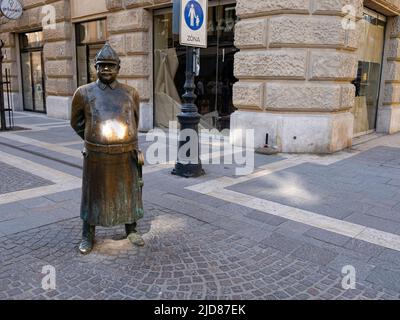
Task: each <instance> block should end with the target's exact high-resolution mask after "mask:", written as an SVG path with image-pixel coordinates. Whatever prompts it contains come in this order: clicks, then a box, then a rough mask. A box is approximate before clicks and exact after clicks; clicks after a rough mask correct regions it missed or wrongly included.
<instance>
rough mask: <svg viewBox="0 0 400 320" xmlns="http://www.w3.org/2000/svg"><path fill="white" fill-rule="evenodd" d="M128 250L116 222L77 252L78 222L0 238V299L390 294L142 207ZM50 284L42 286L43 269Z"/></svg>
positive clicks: (393, 295) (172, 214)
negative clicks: (51, 271)
mask: <svg viewBox="0 0 400 320" xmlns="http://www.w3.org/2000/svg"><path fill="white" fill-rule="evenodd" d="M146 213H147V216H146V219H145V221H143V222H142V223H141V226H140V232H143V233H145V241H146V246H145V247H144V248H133V247H132V246H131V245H130V244H129V243H128V241H127V240H123V239H122V238H123V236H124V233H123V230H122V229H121V228H113V229H111V230H110V229H101V230H99V232H98V235H97V244H96V247H95V250H94V252H93V253H92V254H91V255H88V256H81V255H79V254H78V253H77V244H78V242H79V234H80V227H81V223H80V221H79V219H76V218H75V219H70V220H66V221H63V222H60V223H56V224H52V225H49V226H44V227H40V228H38V229H32V230H29V231H27V232H24V233H19V234H15V235H12V236H8V237H4V238H1V239H0V248H1V255H0V257H1V261H3V262H2V265H1V268H0V291H1V293H0V298H3V299H47V298H52V299H70V298H72V299H105V298H107V299H315V298H318V299H352V298H354V299H374V298H382V299H393V298H398V296H399V295H398V293H395V292H392V291H390V290H387V289H384V288H382V287H380V286H374V285H371V284H368V283H365V282H360V283H358V285H357V287H358V288H357V289H356V290H350V291H346V290H343V289H342V287H341V281H342V278H341V277H340V276H339V275H338V274H337V273H335V272H332V271H331V270H329V269H327V268H321V267H320V266H319V265H318V264H315V263H312V262H309V261H307V260H305V259H299V258H294V257H293V256H292V255H291V254H290V253H284V252H282V251H280V250H277V249H274V248H271V247H268V246H265V245H262V244H260V243H257V242H256V241H253V240H249V239H246V238H245V237H242V236H240V235H237V234H232V233H231V232H228V231H226V230H224V229H221V228H218V227H214V226H212V225H210V224H208V223H204V222H201V221H199V220H196V219H194V218H191V217H187V216H184V215H177V214H176V213H175V212H174V211H172V210H168V209H165V208H161V207H155V206H146ZM45 265H52V266H54V267H55V269H56V290H54V291H50V292H45V291H44V290H43V289H41V281H42V278H43V275H42V274H41V270H42V267H43V266H45Z"/></svg>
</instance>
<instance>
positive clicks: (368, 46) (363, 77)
mask: <svg viewBox="0 0 400 320" xmlns="http://www.w3.org/2000/svg"><path fill="white" fill-rule="evenodd" d="M385 25H386V18H385V17H384V16H382V15H379V14H378V13H376V12H374V11H372V10H369V9H365V13H364V16H363V19H362V20H360V21H359V22H358V29H359V31H360V33H359V34H360V46H359V49H358V50H357V54H358V60H359V61H358V69H357V75H356V78H355V79H354V80H353V82H352V83H353V84H354V86H355V91H356V99H355V105H354V108H353V114H354V134H355V135H360V134H365V133H369V132H371V131H373V130H374V129H375V128H376V118H377V110H378V100H379V91H380V81H381V72H382V59H383V48H384V39H385Z"/></svg>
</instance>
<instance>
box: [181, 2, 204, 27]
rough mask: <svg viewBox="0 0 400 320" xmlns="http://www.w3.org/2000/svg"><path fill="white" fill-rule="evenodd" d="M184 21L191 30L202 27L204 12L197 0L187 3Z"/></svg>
mask: <svg viewBox="0 0 400 320" xmlns="http://www.w3.org/2000/svg"><path fill="white" fill-rule="evenodd" d="M185 21H186V24H187V26H188V27H189V28H190V29H191V30H193V31H196V30H199V29H200V28H201V27H202V25H203V22H204V13H203V9H202V8H201V6H200V4H199V3H198V2H197V1H195V0H191V1H189V2H188V3H187V5H186V7H185Z"/></svg>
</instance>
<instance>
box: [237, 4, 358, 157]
mask: <svg viewBox="0 0 400 320" xmlns="http://www.w3.org/2000/svg"><path fill="white" fill-rule="evenodd" d="M345 5H352V6H354V8H355V10H356V13H357V16H361V13H362V11H361V10H362V0H337V1H330V0H262V1H261V0H255V1H248V0H238V1H237V8H236V9H237V14H238V16H239V17H240V19H241V21H240V22H239V23H238V24H237V26H236V31H235V45H236V46H237V47H238V48H239V49H240V52H239V53H237V54H236V56H235V76H236V77H237V78H238V79H239V82H237V83H236V84H235V85H234V94H233V95H234V104H235V106H236V107H237V108H238V111H236V112H235V113H234V114H233V115H232V116H231V129H232V138H233V141H234V143H235V144H239V143H240V142H241V139H242V138H243V136H240V135H238V132H239V131H237V129H254V130H255V146H256V147H258V146H262V145H263V144H264V142H265V135H266V133H268V134H269V138H270V141H269V143H270V144H272V145H277V146H278V148H279V149H280V150H281V151H282V152H296V153H297V152H298V153H302V152H310V153H330V152H335V151H338V150H341V149H343V148H346V147H349V146H351V143H352V136H353V120H354V119H353V115H352V114H351V112H350V110H351V108H352V107H353V105H354V96H355V88H354V86H353V85H352V84H351V83H350V82H351V81H352V80H353V79H354V78H355V76H356V68H357V57H356V55H355V50H356V49H357V46H358V44H357V34H356V30H347V29H346V28H343V26H342V22H343V16H344V14H343V13H342V8H343V7H344V6H345Z"/></svg>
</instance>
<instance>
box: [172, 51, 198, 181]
mask: <svg viewBox="0 0 400 320" xmlns="http://www.w3.org/2000/svg"><path fill="white" fill-rule="evenodd" d="M195 52H196V49H195V48H193V47H186V81H185V86H184V89H185V93H184V95H183V96H182V98H183V104H182V107H181V112H180V113H179V114H178V115H177V117H178V121H179V124H180V130H181V132H180V134H179V141H178V160H177V161H176V163H175V168H174V169H173V170H172V174H174V175H177V176H181V177H185V178H196V177H199V176H201V175H203V174H205V173H204V170H203V168H202V165H201V160H200V144H199V122H200V114H199V113H198V109H197V106H196V105H195V103H194V102H195V101H196V95H195V93H194V89H195V88H196V86H195V82H194V76H195V73H196V71H195V63H194V59H195V57H196V53H195ZM186 129H189V130H191V132H192V135H191V137H193V135H195V136H196V137H197V139H196V141H191V138H190V137H189V136H188V137H186V139H184V138H185V137H184V136H182V131H183V130H186ZM182 140H183V141H182ZM187 144H188V145H189V146H190V149H188V152H187V153H186V157H184V159H182V157H181V156H180V152H179V151H180V150H181V148H182V147H183V146H184V145H187ZM196 153H197V159H194V155H196ZM189 159H190V160H189Z"/></svg>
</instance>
